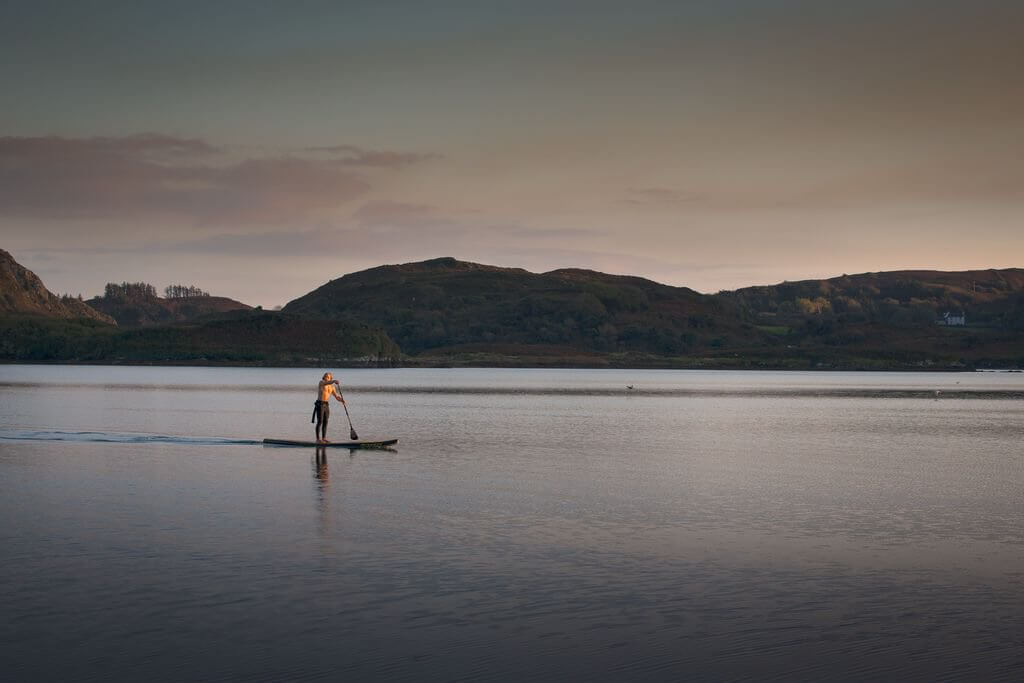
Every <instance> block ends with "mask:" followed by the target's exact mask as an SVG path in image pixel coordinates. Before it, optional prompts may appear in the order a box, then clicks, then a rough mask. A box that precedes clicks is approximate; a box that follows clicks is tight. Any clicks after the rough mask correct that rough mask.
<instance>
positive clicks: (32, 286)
mask: <svg viewBox="0 0 1024 683" xmlns="http://www.w3.org/2000/svg"><path fill="white" fill-rule="evenodd" d="M0 314H27V315H41V316H46V317H49V318H64V319H68V320H70V319H75V318H91V319H93V320H99V321H101V322H104V323H108V324H110V325H116V324H117V323H115V322H114V319H113V318H111V317H110V316H109V315H106V314H104V313H100V312H99V311H97V310H95V309H94V308H92V307H91V306H89V305H88V304H86V303H85V302H83V301H79V300H78V299H75V298H72V297H59V296H57V295H56V294H54V293H53V292H51V291H50V290H48V289H47V288H46V286H45V285H44V284H43V281H42V280H40V279H39V276H38V275H36V274H35V273H33V272H32V271H31V270H29V269H28V268H26V267H24V266H23V265H21V264H20V263H18V262H17V261H15V260H14V257H13V256H11V255H10V254H9V253H8V252H6V251H4V250H3V249H0Z"/></svg>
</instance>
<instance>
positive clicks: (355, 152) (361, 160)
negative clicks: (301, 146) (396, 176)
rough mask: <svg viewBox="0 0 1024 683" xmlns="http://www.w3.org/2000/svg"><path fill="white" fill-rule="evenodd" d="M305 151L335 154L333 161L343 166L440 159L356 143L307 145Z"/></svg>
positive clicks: (393, 165)
mask: <svg viewBox="0 0 1024 683" xmlns="http://www.w3.org/2000/svg"><path fill="white" fill-rule="evenodd" d="M306 151H307V152H324V153H327V154H330V155H334V156H337V158H336V159H334V161H335V162H336V163H338V164H341V165H343V166H367V167H372V168H401V167H403V166H409V165H412V164H417V163H420V162H422V161H431V160H433V159H440V158H441V155H440V154H419V153H416V152H391V151H386V150H384V151H382V150H372V149H364V148H362V147H357V146H356V145H329V146H326V147H307V148H306Z"/></svg>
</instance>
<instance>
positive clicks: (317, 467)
mask: <svg viewBox="0 0 1024 683" xmlns="http://www.w3.org/2000/svg"><path fill="white" fill-rule="evenodd" d="M313 478H314V479H316V480H317V481H319V482H320V485H321V487H326V486H327V483H328V482H329V481H330V472H328V470H327V449H326V448H322V447H318V448H317V449H316V460H315V461H314V462H313Z"/></svg>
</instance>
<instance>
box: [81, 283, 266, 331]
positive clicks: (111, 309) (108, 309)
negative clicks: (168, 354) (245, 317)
mask: <svg viewBox="0 0 1024 683" xmlns="http://www.w3.org/2000/svg"><path fill="white" fill-rule="evenodd" d="M86 303H88V304H89V305H90V306H92V307H93V308H95V309H96V310H97V311H101V312H103V313H105V314H107V315H109V316H110V317H111V318H113V319H114V320H116V321H117V324H118V325H120V326H122V327H149V326H153V325H167V324H170V323H180V322H189V321H194V320H200V319H203V318H207V317H211V316H216V315H217V314H220V313H227V312H230V311H247V310H250V309H251V308H252V306H248V305H246V304H243V303H242V302H240V301H235V300H234V299H229V298H227V297H223V296H210V295H202V296H184V297H175V298H164V297H159V296H156V292H155V290H154V289H153V288H152V287H151V286H149V285H146V284H145V283H133V284H129V283H124V284H123V285H114V284H113V283H111V284H110V285H107V292H106V293H105V294H104V295H103V296H97V297H94V298H92V299H89V300H88V301H87V302H86Z"/></svg>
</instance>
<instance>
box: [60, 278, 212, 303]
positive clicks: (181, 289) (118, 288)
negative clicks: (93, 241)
mask: <svg viewBox="0 0 1024 683" xmlns="http://www.w3.org/2000/svg"><path fill="white" fill-rule="evenodd" d="M103 296H104V297H105V298H107V299H121V300H128V301H140V300H143V299H156V298H157V293H156V287H154V286H153V285H151V284H149V283H148V282H122V283H121V284H117V283H116V282H108V283H107V286H106V287H104V288H103ZM200 296H210V293H209V292H206V291H203V290H202V289H200V288H198V287H196V286H194V285H168V286H167V287H164V298H167V299H188V298H192V297H200ZM79 298H81V297H79Z"/></svg>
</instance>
